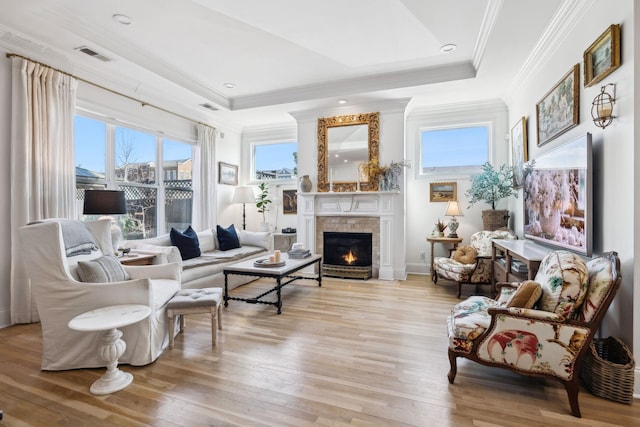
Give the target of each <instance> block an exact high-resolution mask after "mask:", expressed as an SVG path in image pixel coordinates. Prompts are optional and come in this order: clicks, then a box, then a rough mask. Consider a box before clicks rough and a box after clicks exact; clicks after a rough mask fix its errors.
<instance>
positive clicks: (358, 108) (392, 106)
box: [289, 98, 411, 123]
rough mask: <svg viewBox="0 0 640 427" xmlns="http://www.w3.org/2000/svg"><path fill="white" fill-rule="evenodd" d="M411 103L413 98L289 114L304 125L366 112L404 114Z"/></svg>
mask: <svg viewBox="0 0 640 427" xmlns="http://www.w3.org/2000/svg"><path fill="white" fill-rule="evenodd" d="M409 101H411V98H397V99H381V100H376V101H372V102H366V103H360V104H353V105H348V106H341V107H321V108H312V109H309V110H300V111H290V112H289V114H291V115H292V116H293V118H295V119H296V121H297V122H298V123H302V122H305V121H315V120H317V119H318V117H333V116H343V115H348V114H359V113H362V112H365V111H367V112H373V111H378V112H380V113H381V114H393V113H404V112H405V109H406V107H407V104H409Z"/></svg>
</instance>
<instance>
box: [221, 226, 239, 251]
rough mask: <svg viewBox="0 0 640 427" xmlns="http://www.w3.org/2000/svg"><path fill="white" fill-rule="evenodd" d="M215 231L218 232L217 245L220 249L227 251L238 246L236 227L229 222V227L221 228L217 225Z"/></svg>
mask: <svg viewBox="0 0 640 427" xmlns="http://www.w3.org/2000/svg"><path fill="white" fill-rule="evenodd" d="M216 232H217V234H218V246H219V247H220V250H221V251H228V250H229V249H236V248H239V247H240V240H239V239H238V233H236V227H235V226H234V225H233V224H231V225H230V226H229V228H222V227H220V226H219V225H217V226H216Z"/></svg>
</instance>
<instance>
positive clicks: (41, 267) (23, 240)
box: [18, 220, 180, 371]
mask: <svg viewBox="0 0 640 427" xmlns="http://www.w3.org/2000/svg"><path fill="white" fill-rule="evenodd" d="M75 222H76V223H78V224H80V227H83V226H84V225H86V227H87V228H88V229H89V231H90V233H91V235H92V236H93V239H94V242H93V243H95V245H94V248H93V249H92V250H90V251H89V252H90V253H87V254H80V255H70V256H67V253H68V251H66V250H65V241H64V239H63V231H62V226H61V223H60V222H59V220H47V221H46V222H42V223H38V224H33V225H27V226H24V227H21V228H20V229H19V230H18V236H19V238H20V241H19V245H20V249H21V254H22V261H23V263H24V267H25V268H26V271H27V273H28V277H29V279H30V281H31V287H32V292H33V296H34V298H35V302H36V306H37V309H38V314H39V316H40V322H41V326H42V369H43V370H52V371H58V370H65V369H78V368H98V367H104V366H105V362H104V360H102V358H101V357H100V356H99V352H98V349H99V347H100V346H101V343H102V338H103V335H104V333H103V332H78V331H74V330H72V329H70V328H69V326H68V323H69V321H70V320H71V319H73V318H74V317H75V316H77V315H79V314H81V313H84V312H87V311H90V310H94V309H97V308H101V307H105V306H109V305H119V304H143V305H146V306H149V307H150V308H151V315H150V316H149V317H147V318H146V319H144V320H142V321H140V322H137V323H135V324H133V325H129V326H124V327H122V328H119V329H120V330H121V331H122V333H123V336H122V339H123V340H124V341H125V343H126V344H127V347H126V351H125V352H124V354H123V355H122V356H121V357H120V358H119V362H120V363H128V364H131V365H146V364H149V363H151V362H153V361H154V360H156V359H157V358H158V356H160V355H161V354H162V352H163V350H164V349H165V348H166V347H167V346H168V343H169V334H168V333H167V332H168V330H171V328H170V327H169V324H168V320H167V308H166V306H167V302H168V301H169V300H170V299H171V298H172V297H173V296H174V295H175V294H176V293H177V292H178V291H179V290H180V268H179V265H178V264H176V263H169V264H166V265H150V266H135V267H134V266H124V269H125V270H126V272H127V273H128V275H129V280H123V281H116V282H110V283H91V282H81V281H80V280H79V273H78V262H79V261H90V260H96V259H98V258H101V257H102V256H104V255H113V248H112V245H111V222H110V221H109V220H101V221H91V222H86V223H80V222H79V221H75ZM83 224H84V225H83ZM68 240H70V239H68ZM85 240H86V239H85ZM67 243H68V242H67ZM67 246H68V245H67ZM96 247H97V250H96ZM173 332H174V333H175V332H176V325H173Z"/></svg>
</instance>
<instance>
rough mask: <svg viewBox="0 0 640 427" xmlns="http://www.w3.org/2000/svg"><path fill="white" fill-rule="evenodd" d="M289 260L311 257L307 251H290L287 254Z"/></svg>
mask: <svg viewBox="0 0 640 427" xmlns="http://www.w3.org/2000/svg"><path fill="white" fill-rule="evenodd" d="M287 253H288V254H289V259H302V258H306V257H308V256H311V251H310V250H309V249H291V250H290V251H289V252H287Z"/></svg>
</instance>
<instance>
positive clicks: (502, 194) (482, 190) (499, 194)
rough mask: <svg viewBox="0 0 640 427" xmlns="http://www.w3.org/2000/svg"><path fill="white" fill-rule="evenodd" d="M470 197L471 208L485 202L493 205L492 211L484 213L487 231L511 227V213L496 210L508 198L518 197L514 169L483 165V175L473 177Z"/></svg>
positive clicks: (468, 191) (468, 193) (468, 194)
mask: <svg viewBox="0 0 640 427" xmlns="http://www.w3.org/2000/svg"><path fill="white" fill-rule="evenodd" d="M465 194H466V195H467V197H469V207H471V206H472V205H473V204H475V203H477V202H480V201H483V202H485V203H488V204H489V205H491V209H490V210H489V209H488V210H484V211H482V222H483V224H484V229H485V230H490V231H493V230H497V229H499V228H503V227H507V226H508V225H509V211H508V210H506V209H499V210H496V203H497V202H498V201H500V200H502V199H504V198H506V197H509V196H515V197H518V193H516V191H515V190H514V188H513V168H512V167H510V166H507V165H501V166H500V167H499V168H498V169H496V168H494V167H493V165H491V163H489V162H486V163H485V164H484V165H482V173H480V174H478V175H472V176H471V187H470V188H469V189H468V190H467V192H466V193H465Z"/></svg>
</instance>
